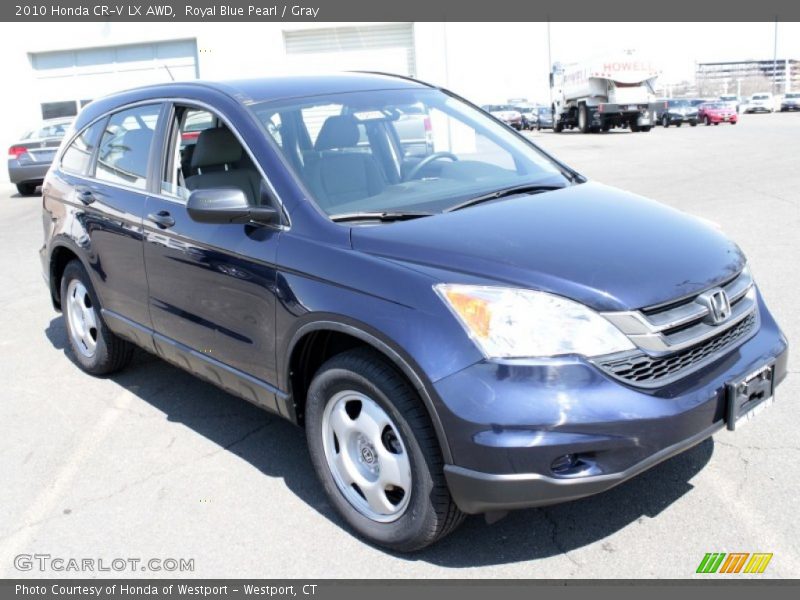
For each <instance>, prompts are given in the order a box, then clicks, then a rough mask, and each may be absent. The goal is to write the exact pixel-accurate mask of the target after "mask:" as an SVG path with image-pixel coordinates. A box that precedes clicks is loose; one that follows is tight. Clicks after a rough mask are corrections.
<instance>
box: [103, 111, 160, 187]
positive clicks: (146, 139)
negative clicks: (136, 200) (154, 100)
mask: <svg viewBox="0 0 800 600" xmlns="http://www.w3.org/2000/svg"><path fill="white" fill-rule="evenodd" d="M160 111H161V105H160V104H149V105H146V106H137V107H136V108H131V109H128V110H123V111H121V112H118V113H116V114H114V115H112V116H111V118H110V119H109V120H108V122H107V125H106V129H105V132H104V133H103V139H102V140H101V141H100V150H99V152H98V155H97V168H96V172H95V177H96V178H97V179H100V180H102V181H108V182H110V183H118V184H121V185H127V186H131V187H135V188H139V189H142V190H144V189H146V188H147V164H148V161H149V158H150V146H151V145H152V142H153V136H154V133H155V128H156V125H157V124H158V115H159V113H160Z"/></svg>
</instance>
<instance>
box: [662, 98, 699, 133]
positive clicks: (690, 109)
mask: <svg viewBox="0 0 800 600" xmlns="http://www.w3.org/2000/svg"><path fill="white" fill-rule="evenodd" d="M655 112H656V121H657V122H658V123H661V125H662V126H663V127H669V126H670V125H675V126H677V127H680V126H681V125H683V124H684V123H688V124H689V125H691V126H692V127H694V126H695V125H697V107H696V106H693V105H692V103H691V102H690V101H689V100H687V99H685V98H677V99H671V100H664V101H663V102H659V103H656V109H655Z"/></svg>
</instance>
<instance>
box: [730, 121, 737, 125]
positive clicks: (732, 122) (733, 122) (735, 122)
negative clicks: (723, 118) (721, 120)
mask: <svg viewBox="0 0 800 600" xmlns="http://www.w3.org/2000/svg"><path fill="white" fill-rule="evenodd" d="M738 122H739V121H731V122H730V123H731V125H736V124H737V123H738Z"/></svg>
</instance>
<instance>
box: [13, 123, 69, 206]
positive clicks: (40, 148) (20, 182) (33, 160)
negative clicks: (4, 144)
mask: <svg viewBox="0 0 800 600" xmlns="http://www.w3.org/2000/svg"><path fill="white" fill-rule="evenodd" d="M73 119H74V117H69V118H62V119H51V120H48V121H43V122H42V123H41V124H40V125H38V126H37V127H35V128H33V129H30V130H29V131H27V132H26V133H25V134H24V135H23V136H22V137H21V138H20V139H19V140H18V141H16V142H14V143H13V144H12V145H11V147H10V148H9V149H8V178H9V179H10V180H11V183H14V184H16V186H17V191H18V192H19V193H20V194H22V195H23V196H30V195H31V194H33V193H34V192H35V191H36V188H37V187H38V186H39V185H41V184H42V181H44V176H45V174H46V173H47V169H49V168H50V163H51V162H53V157H54V156H55V153H56V150H58V146H59V145H60V144H61V140H62V139H63V137H64V134H66V132H67V130H68V129H69V126H70V124H71V123H72V121H73Z"/></svg>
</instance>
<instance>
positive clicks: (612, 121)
mask: <svg viewBox="0 0 800 600" xmlns="http://www.w3.org/2000/svg"><path fill="white" fill-rule="evenodd" d="M658 75H659V71H658V70H657V69H656V68H655V67H654V66H653V64H652V63H651V62H650V61H649V60H644V59H641V58H637V57H636V56H635V55H633V54H623V55H621V56H618V57H610V58H605V59H594V60H590V61H586V62H583V63H578V64H572V65H558V64H556V65H555V66H554V67H553V71H552V72H551V73H550V88H551V92H552V98H553V123H554V127H553V130H554V131H556V132H560V131H563V130H564V129H574V128H576V127H577V128H578V129H580V131H582V132H583V133H594V132H598V131H608V130H609V129H611V128H612V127H630V129H631V131H650V128H651V127H652V126H653V125H654V124H655V115H654V114H653V107H652V106H651V104H652V102H653V100H654V99H655V91H654V89H653V84H654V82H655V79H656V78H657V77H658Z"/></svg>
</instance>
